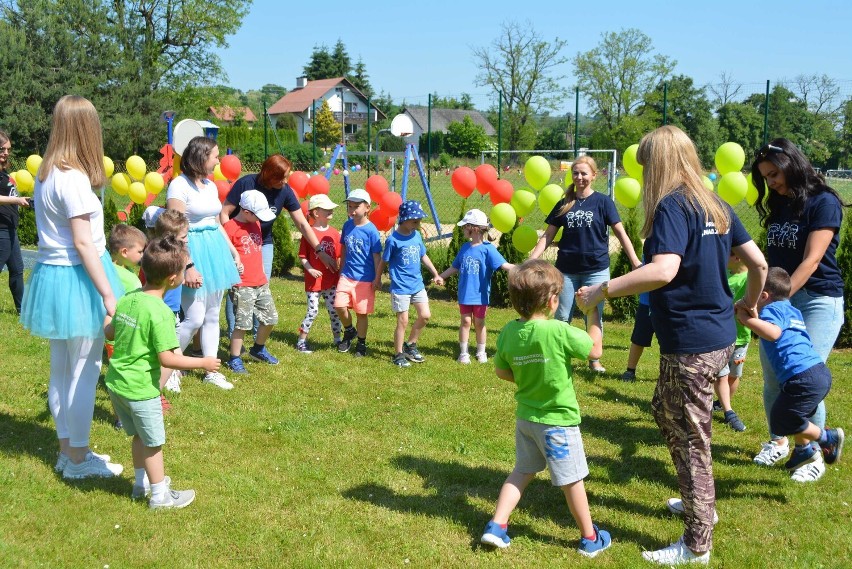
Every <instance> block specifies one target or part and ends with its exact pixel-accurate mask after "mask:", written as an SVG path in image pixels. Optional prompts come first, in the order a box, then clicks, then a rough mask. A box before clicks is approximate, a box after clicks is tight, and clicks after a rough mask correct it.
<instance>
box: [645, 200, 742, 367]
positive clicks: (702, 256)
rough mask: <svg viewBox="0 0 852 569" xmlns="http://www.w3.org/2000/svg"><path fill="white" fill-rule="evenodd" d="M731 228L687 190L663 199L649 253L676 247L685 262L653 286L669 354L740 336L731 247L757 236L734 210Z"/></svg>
mask: <svg viewBox="0 0 852 569" xmlns="http://www.w3.org/2000/svg"><path fill="white" fill-rule="evenodd" d="M724 207H726V208H727V209H728V213H729V215H730V216H731V226H730V228H729V230H728V232H727V233H725V234H724V235H720V234H719V233H717V232H716V227H715V226H714V225H713V223H712V222H705V216H704V212H703V211H701V212H699V211H696V210H695V209H694V208H693V207H692V206H691V205H690V204H689V202H688V201H687V199H686V198H685V197H684V195H683V194H682V193H681V192H678V191H675V192H673V193H671V194H669V195H668V196H666V197H664V198H663V199H662V200H660V203H659V205H658V206H657V211H656V213H655V215H654V226H653V229H652V233H651V235H650V236H649V237H648V239H647V240H646V241H645V255H646V258H653V256H654V255H660V254H666V253H673V254H676V255H678V256H679V257H680V268H679V269H678V272H677V275H675V277H674V279H672V281H671V282H670V283H669V284H667V285H666V286H664V287H662V288H659V289H657V290H653V291H651V294H650V301H651V302H650V305H651V321H652V322H653V323H654V331H655V332H656V333H657V341H658V342H659V343H660V352H661V353H664V354H703V353H707V352H712V351H715V350H720V349H722V348H725V347H727V346H731V345H733V343H734V340H736V337H737V328H736V324H735V322H734V301H733V296H732V295H731V290H730V289H729V288H728V273H727V265H728V257H729V256H730V252H731V247H732V246H737V245H742V244H744V243H747V242H749V241H751V237H749V234H748V232H747V231H746V230H745V228H744V227H743V225H742V223H741V222H740V220H739V218H738V217H737V216H736V214H734V212H733V210H731V208H730V207H729V206H728V205H727V204H725V205H724Z"/></svg>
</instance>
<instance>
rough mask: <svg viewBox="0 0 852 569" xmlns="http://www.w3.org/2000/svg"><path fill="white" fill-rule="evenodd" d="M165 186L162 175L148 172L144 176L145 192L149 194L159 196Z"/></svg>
mask: <svg viewBox="0 0 852 569" xmlns="http://www.w3.org/2000/svg"><path fill="white" fill-rule="evenodd" d="M165 185H166V181H165V180H163V175H162V174H160V173H159V172H148V173H147V174H145V190H146V191H147V192H148V193H149V194H159V193H160V192H161V191H162V190H163V188H164V187H165Z"/></svg>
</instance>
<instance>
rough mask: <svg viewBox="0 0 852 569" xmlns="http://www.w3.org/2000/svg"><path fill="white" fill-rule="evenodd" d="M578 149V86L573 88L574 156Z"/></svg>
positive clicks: (575, 156)
mask: <svg viewBox="0 0 852 569" xmlns="http://www.w3.org/2000/svg"><path fill="white" fill-rule="evenodd" d="M579 151H580V87H576V88H575V90H574V158H577V153H578V152H579Z"/></svg>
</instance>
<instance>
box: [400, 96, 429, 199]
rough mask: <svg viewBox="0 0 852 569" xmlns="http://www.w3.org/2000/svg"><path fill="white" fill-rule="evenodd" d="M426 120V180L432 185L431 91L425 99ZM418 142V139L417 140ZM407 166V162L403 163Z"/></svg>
mask: <svg viewBox="0 0 852 569" xmlns="http://www.w3.org/2000/svg"><path fill="white" fill-rule="evenodd" d="M427 110H428V115H427V116H428V120H427V121H426V124H427V126H426V129H427V130H426V181H427V182H428V183H429V187H430V188H431V187H432V93H429V98H428V99H427ZM417 143H418V144H419V143H420V141H419V140H418V141H417ZM405 167H406V168H408V164H406V165H405Z"/></svg>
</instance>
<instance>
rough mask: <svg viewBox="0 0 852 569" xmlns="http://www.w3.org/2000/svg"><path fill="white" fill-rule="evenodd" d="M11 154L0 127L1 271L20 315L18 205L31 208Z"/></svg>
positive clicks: (21, 281)
mask: <svg viewBox="0 0 852 569" xmlns="http://www.w3.org/2000/svg"><path fill="white" fill-rule="evenodd" d="M11 154H12V141H11V140H10V139H9V135H8V134H6V133H5V132H3V131H2V130H0V270H2V269H3V267H6V268H8V269H9V291H10V292H11V293H12V301H13V302H14V303H15V310H16V311H17V312H18V314H20V313H21V299H22V298H23V297H24V260H23V258H22V257H21V241H20V240H19V239H18V208H19V207H30V202H29V200H28V199H27V198H24V197H21V196H19V195H18V192H17V189H16V187H15V182H14V181H12V179H11V178H10V177H9V174H8V173H7V172H6V168H7V167H8V166H9V158H10V156H11Z"/></svg>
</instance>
